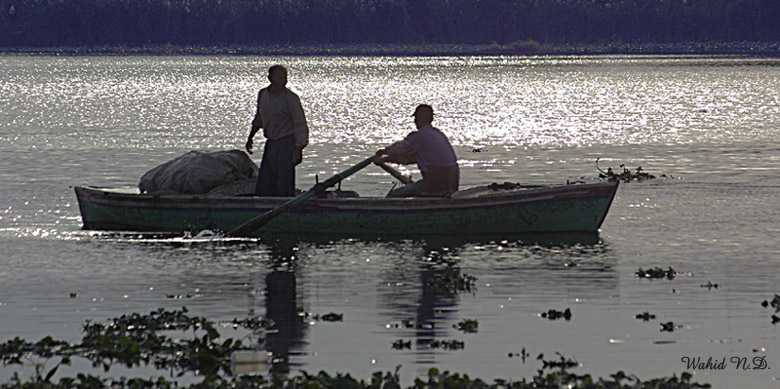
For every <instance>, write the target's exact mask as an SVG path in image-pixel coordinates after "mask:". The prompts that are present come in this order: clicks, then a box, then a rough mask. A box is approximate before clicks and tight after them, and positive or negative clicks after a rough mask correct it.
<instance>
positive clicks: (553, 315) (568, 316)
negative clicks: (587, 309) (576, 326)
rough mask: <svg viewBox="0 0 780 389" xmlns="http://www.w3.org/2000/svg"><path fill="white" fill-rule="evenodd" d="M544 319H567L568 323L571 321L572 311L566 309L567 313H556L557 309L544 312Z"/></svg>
mask: <svg viewBox="0 0 780 389" xmlns="http://www.w3.org/2000/svg"><path fill="white" fill-rule="evenodd" d="M541 316H542V317H543V318H546V319H550V320H558V319H560V318H564V319H566V321H569V320H571V309H569V308H566V310H565V311H563V312H561V311H556V310H555V309H550V310H548V311H547V312H542V315H541Z"/></svg>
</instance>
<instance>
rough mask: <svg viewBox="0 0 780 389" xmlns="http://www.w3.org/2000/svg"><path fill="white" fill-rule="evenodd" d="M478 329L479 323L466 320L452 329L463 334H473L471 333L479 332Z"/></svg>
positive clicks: (454, 325)
mask: <svg viewBox="0 0 780 389" xmlns="http://www.w3.org/2000/svg"><path fill="white" fill-rule="evenodd" d="M477 327H479V322H477V321H476V320H473V319H466V320H463V321H461V322H460V323H458V324H453V325H452V328H456V329H458V330H461V331H463V332H471V333H474V332H477Z"/></svg>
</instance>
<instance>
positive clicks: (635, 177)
mask: <svg viewBox="0 0 780 389" xmlns="http://www.w3.org/2000/svg"><path fill="white" fill-rule="evenodd" d="M599 159H600V158H596V169H598V171H599V172H600V173H599V178H602V179H606V180H607V181H622V182H631V181H644V180H652V179H654V178H656V177H655V176H654V175H652V174H650V173H647V172H645V171H643V170H642V167H641V166H639V167H638V168H636V170H635V171H631V170H629V169H628V168H627V167H626V165H623V164H621V165H620V168H621V169H623V170H622V171H621V172H615V171H614V170H612V168H611V167H608V168H607V171H604V170H601V168H600V167H599ZM661 177H663V178H667V176H666V174H662V175H661ZM669 178H674V177H672V176H669Z"/></svg>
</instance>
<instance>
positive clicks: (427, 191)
mask: <svg viewBox="0 0 780 389" xmlns="http://www.w3.org/2000/svg"><path fill="white" fill-rule="evenodd" d="M412 116H414V124H415V126H416V127H417V131H414V132H412V133H411V134H409V135H407V136H406V138H404V139H403V140H401V141H398V142H395V143H393V144H392V145H390V146H387V147H385V148H383V149H379V150H378V151H377V152H376V155H377V157H376V158H377V161H380V160H383V161H387V162H393V163H400V164H404V165H407V164H412V163H417V166H418V167H419V169H420V172H421V173H422V176H423V179H422V180H420V181H417V182H415V183H413V184H410V185H406V186H403V187H401V188H398V189H395V190H393V191H391V192H390V194H388V197H414V196H448V195H450V194H452V193H454V192H455V191H457V190H458V185H459V183H460V169H459V168H458V159H457V157H456V156H455V151H454V150H453V149H452V145H450V141H449V140H447V137H446V136H445V135H444V134H443V133H442V132H441V131H439V130H438V129H437V128H435V127H433V126H432V125H431V123H432V122H433V108H432V107H431V106H430V105H426V104H422V105H418V106H417V109H415V110H414V114H413V115H412ZM385 156H386V157H385Z"/></svg>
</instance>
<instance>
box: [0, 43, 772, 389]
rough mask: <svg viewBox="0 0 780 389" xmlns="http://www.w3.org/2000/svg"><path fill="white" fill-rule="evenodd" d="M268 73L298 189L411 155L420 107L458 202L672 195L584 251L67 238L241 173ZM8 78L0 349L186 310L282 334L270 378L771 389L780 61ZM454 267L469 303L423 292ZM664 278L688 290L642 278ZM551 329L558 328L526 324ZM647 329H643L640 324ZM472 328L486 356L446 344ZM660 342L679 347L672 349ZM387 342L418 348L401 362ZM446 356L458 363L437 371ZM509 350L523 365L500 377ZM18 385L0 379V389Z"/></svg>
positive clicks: (353, 182)
mask: <svg viewBox="0 0 780 389" xmlns="http://www.w3.org/2000/svg"><path fill="white" fill-rule="evenodd" d="M274 63H283V64H286V65H288V67H289V69H290V84H289V87H290V88H291V89H293V90H295V91H296V92H298V93H299V95H300V96H301V98H302V101H303V105H304V108H305V110H306V113H307V116H308V119H309V122H310V127H311V146H310V147H308V148H307V149H306V152H305V157H304V162H303V164H302V165H301V166H300V167H299V170H298V186H299V187H301V188H308V187H309V186H311V185H312V184H313V182H314V176H315V175H319V176H320V177H321V178H322V177H326V176H328V175H330V174H332V173H334V172H337V171H340V170H343V169H344V168H346V167H348V166H350V165H351V164H354V163H355V162H356V161H359V160H362V159H363V158H365V157H366V156H367V155H370V154H372V153H373V151H374V150H375V149H377V148H378V147H381V146H383V145H385V144H386V143H389V142H391V141H393V140H396V139H400V138H401V137H403V136H404V135H405V134H407V133H408V132H409V131H411V130H412V129H413V125H412V123H411V120H410V119H411V118H410V117H409V115H410V114H411V112H412V110H413V108H414V106H415V105H417V104H419V103H429V104H432V105H433V106H434V108H435V109H436V110H437V112H438V113H439V116H438V117H437V120H436V125H437V126H438V127H440V128H441V129H443V130H444V132H445V133H446V134H448V135H449V136H450V139H451V140H452V143H453V144H454V146H455V148H456V152H457V153H458V156H459V161H460V163H461V165H462V185H464V186H469V185H476V184H484V183H490V182H503V181H512V182H523V183H531V184H533V183H562V182H565V181H566V180H567V179H568V180H576V179H584V180H592V179H595V178H596V177H597V175H598V170H597V169H596V164H595V161H596V159H597V158H600V163H599V164H600V166H601V167H602V168H603V169H605V168H606V167H608V166H611V167H612V168H614V169H618V166H619V165H620V164H625V165H626V166H628V167H629V168H631V169H635V168H636V167H639V166H641V167H642V168H643V169H644V170H645V171H648V172H650V173H652V174H655V175H661V174H666V175H667V176H671V177H672V178H659V179H656V180H652V181H646V182H641V183H636V182H634V183H629V184H625V185H622V186H621V187H620V189H619V191H618V194H617V197H616V199H615V201H614V204H613V206H612V209H611V210H610V214H609V215H608V217H607V220H606V222H605V223H604V225H603V226H602V231H601V233H600V234H599V235H598V236H597V237H595V238H594V239H591V237H588V238H583V237H541V238H540V237H533V238H528V237H511V238H509V239H505V240H490V239H485V238H480V237H471V238H467V239H464V240H458V241H453V240H448V239H429V240H400V241H393V240H390V241H386V240H350V239H331V240H328V239H324V240H319V239H313V238H311V237H300V238H299V239H293V240H291V241H260V242H256V241H240V240H239V241H230V240H218V239H217V240H214V239H182V238H176V239H148V238H139V237H137V236H134V235H126V234H100V233H92V232H89V231H82V230H81V220H80V216H79V212H78V206H77V204H76V199H75V196H74V194H73V192H72V188H71V186H73V185H98V186H132V185H135V184H136V183H137V180H138V179H139V178H140V176H141V175H142V174H143V173H144V172H146V171H147V170H148V169H150V168H152V167H154V166H156V165H157V164H160V163H163V162H166V161H167V160H169V159H171V158H173V157H175V156H178V155H180V154H183V153H185V152H187V151H189V150H192V149H199V150H205V149H208V150H223V149H231V148H242V147H243V144H244V141H245V138H246V134H247V132H248V129H249V123H250V121H251V117H252V114H253V110H254V100H255V96H256V93H257V90H258V89H259V88H260V87H261V86H263V85H264V84H265V81H264V77H263V75H262V72H263V71H264V69H266V68H267V67H268V66H270V65H271V64H274ZM0 70H1V71H0V193H1V194H2V197H1V198H2V200H0V263H1V264H2V266H0V341H5V340H8V339H11V338H13V337H15V336H21V337H24V338H27V339H28V340H37V339H40V338H42V337H43V336H45V335H52V336H54V337H55V338H60V339H67V340H71V341H77V340H79V339H80V338H81V333H80V327H81V325H82V324H83V323H84V321H85V320H87V319H93V320H97V321H100V320H105V319H108V318H111V317H116V316H119V315H121V314H124V313H129V312H141V313H146V312H149V311H151V310H153V309H156V308H158V307H166V308H171V309H174V308H178V307H181V306H183V305H186V306H187V307H188V309H190V311H191V312H193V313H194V314H198V315H204V316H207V317H209V318H211V319H213V320H229V319H232V318H234V317H244V316H246V315H250V314H257V315H267V316H270V317H272V318H274V319H275V320H276V321H277V322H279V323H283V325H282V326H281V327H282V329H281V330H280V332H279V333H277V334H274V335H271V337H270V338H269V343H268V349H269V350H271V351H273V352H274V353H275V354H276V355H277V356H278V357H279V358H280V359H281V360H282V362H280V363H277V364H276V365H275V366H274V367H273V370H274V371H276V372H284V371H288V370H289V371H292V372H295V371H297V370H299V369H305V370H307V371H310V372H316V371H319V370H322V369H324V370H327V371H329V372H349V373H351V374H352V375H353V376H356V377H358V378H363V379H365V378H368V377H369V375H370V373H372V372H374V371H378V370H384V371H390V370H394V369H395V367H396V366H398V365H401V366H402V368H401V375H402V377H403V378H404V379H405V380H406V381H410V380H411V379H412V378H413V377H414V376H419V375H423V374H424V373H425V372H426V371H427V369H428V368H430V367H438V368H440V369H448V370H451V371H458V372H464V373H468V374H469V375H471V376H473V377H481V378H483V379H492V378H510V379H511V378H519V377H530V376H532V375H534V374H535V373H536V370H537V369H539V368H540V367H541V364H540V363H539V362H538V361H536V360H535V358H536V356H537V355H538V354H540V353H544V354H545V357H546V359H552V358H555V357H556V356H555V353H556V352H560V353H562V354H563V355H565V356H567V357H572V358H576V359H577V361H578V362H579V363H580V364H581V367H579V368H578V369H577V370H576V371H577V372H578V373H581V374H582V373H590V374H593V375H596V376H606V375H608V374H611V373H614V372H616V371H618V370H624V371H626V372H629V373H633V374H636V375H637V376H639V377H640V378H642V379H649V378H653V377H659V376H670V375H671V374H673V373H677V374H679V373H680V372H683V371H686V365H685V363H684V362H682V361H681V358H682V357H685V356H689V357H697V356H699V357H703V358H704V359H706V358H707V357H710V356H712V357H713V358H717V359H718V360H720V359H722V358H724V357H725V358H726V359H727V360H729V359H730V358H731V357H747V358H748V359H752V358H753V357H762V356H765V360H766V362H767V363H768V365H769V367H770V368H772V369H763V370H745V371H743V370H741V369H739V370H737V369H736V368H735V366H734V365H733V364H731V365H730V366H729V368H728V369H727V370H723V371H697V372H696V373H695V378H696V380H699V381H704V382H710V383H713V384H715V387H737V386H739V387H777V385H778V379H779V378H778V377H780V375H778V373H777V371H778V369H780V350H779V349H778V347H780V341H779V340H780V327H778V326H777V325H773V324H772V322H771V316H772V314H773V313H774V312H773V311H772V310H770V309H767V308H764V307H762V306H761V302H762V301H763V300H771V299H772V297H773V296H774V294H775V293H780V289H779V288H778V286H777V284H778V282H777V281H778V277H777V273H778V259H780V258H778V257H780V255H779V253H780V244H779V243H778V242H777V238H778V237H779V236H780V226H778V220H780V217H779V216H780V211H778V209H780V200H778V196H777V193H778V189H780V179H778V178H777V174H776V173H777V168H778V164H779V163H780V142H778V140H777V136H778V133H779V132H780V95H778V93H777V85H780V61H779V60H774V59H741V58H712V57H623V56H618V57H539V58H536V57H463V58H454V57H452V58H450V57H441V58H395V57H388V58H322V57H314V58H310V57H289V58H287V57H286V58H278V57H63V58H61V57H40V56H36V57H28V56H0ZM477 150H478V151H479V152H477ZM253 157H254V158H255V159H256V160H258V161H259V158H260V153H259V152H258V153H255V154H254V155H253ZM409 170H410V171H412V172H414V169H413V168H410V169H409ZM582 177H584V178H582ZM392 183H393V180H392V178H391V177H389V176H387V175H386V174H385V173H384V172H382V171H381V170H379V169H377V168H374V167H369V168H366V169H365V170H364V171H362V172H360V173H358V174H356V175H355V176H353V177H351V178H350V179H349V180H348V181H347V182H345V183H344V188H345V189H347V188H349V189H353V190H357V191H358V192H360V193H361V195H364V196H366V195H383V194H385V193H386V192H387V191H388V190H390V188H391V187H392V185H393V184H392ZM446 262H450V263H454V266H455V267H456V268H457V269H458V270H459V271H460V272H461V273H464V274H468V275H473V276H476V277H477V281H476V286H477V290H476V292H475V293H473V294H469V293H465V294H458V295H455V296H448V295H446V294H443V293H440V292H436V291H434V290H432V289H431V288H429V287H428V286H427V280H429V279H430V278H432V277H436V276H437V274H439V273H441V271H442V270H441V269H442V268H443V264H444V263H446ZM654 266H661V267H664V268H667V267H670V266H671V267H672V268H674V269H675V270H677V271H679V272H680V273H681V274H680V275H678V276H677V277H676V278H675V279H674V280H671V281H669V280H644V279H638V278H637V277H636V276H635V274H634V273H635V272H636V271H637V270H638V268H640V267H642V268H649V267H654ZM708 282H711V283H717V284H718V286H719V287H718V288H709V289H708V288H706V287H702V285H706V284H707V283H708ZM71 293H77V297H76V298H71ZM171 295H174V296H184V297H183V298H181V299H178V298H176V299H173V298H169V296H171ZM187 296H189V297H187ZM565 308H570V309H571V311H572V313H573V317H572V319H571V320H570V321H564V320H558V321H550V320H547V319H545V318H542V317H541V316H540V314H541V313H542V312H546V311H547V310H548V309H557V310H564V309H565ZM645 311H648V312H650V313H652V314H655V315H656V319H653V320H650V321H648V322H643V321H641V320H637V319H635V318H634V316H635V315H636V314H640V313H642V312H645ZM299 312H306V313H310V314H312V315H322V314H326V313H329V312H336V313H343V314H344V321H343V322H335V323H331V322H324V321H315V320H313V319H312V318H311V317H305V316H300V315H298V313H299ZM464 319H476V320H478V321H479V332H478V333H476V334H464V333H462V332H460V331H458V330H456V329H454V328H453V325H455V324H457V323H458V322H460V321H462V320H464ZM403 320H411V321H412V322H415V323H422V324H425V326H424V328H422V329H407V328H404V326H403V325H401V323H402V321H403ZM668 321H673V322H674V323H675V324H677V325H679V326H681V327H680V328H678V329H677V330H675V331H674V332H662V331H661V326H660V323H662V322H668ZM223 335H224V336H228V337H230V336H236V335H234V334H232V333H231V332H230V331H229V330H226V331H225V332H224V333H223ZM399 339H404V340H411V341H412V345H411V347H410V348H409V349H404V350H394V349H392V347H391V345H392V344H393V342H394V341H396V340H399ZM449 339H458V340H462V341H464V344H465V348H464V349H463V350H455V351H444V350H438V349H431V348H430V346H429V344H430V342H431V340H449ZM523 348H525V350H526V351H527V352H528V353H529V354H530V357H529V358H528V359H527V360H525V361H523V360H522V359H521V358H518V357H510V356H509V354H510V353H519V352H521V350H522V349H523ZM14 371H18V370H16V368H15V367H2V368H0V382H4V381H6V380H7V379H8V377H10V376H11V374H13V372H14ZM24 372H25V374H28V376H29V374H31V373H30V372H29V371H24ZM61 373H62V371H61ZM65 373H67V371H66V372H65ZM138 374H151V373H150V372H146V371H143V370H142V371H141V372H140V373H138ZM155 374H163V375H164V374H165V373H164V372H162V373H155Z"/></svg>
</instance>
